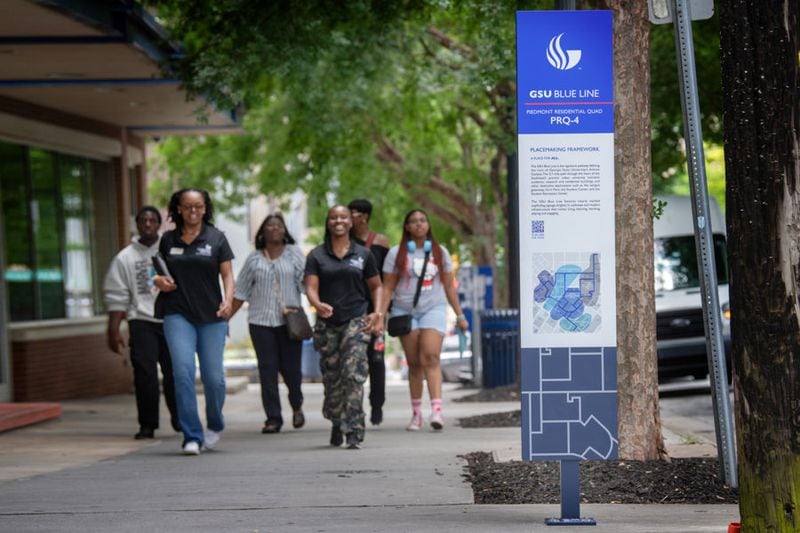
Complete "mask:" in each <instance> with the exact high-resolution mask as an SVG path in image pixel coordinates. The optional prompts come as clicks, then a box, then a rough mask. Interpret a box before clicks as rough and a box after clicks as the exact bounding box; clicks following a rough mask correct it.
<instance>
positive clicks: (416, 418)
mask: <svg viewBox="0 0 800 533" xmlns="http://www.w3.org/2000/svg"><path fill="white" fill-rule="evenodd" d="M420 429H422V414H421V413H415V414H413V415H411V422H409V423H408V425H407V426H406V431H419V430H420Z"/></svg>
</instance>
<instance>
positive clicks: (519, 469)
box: [455, 385, 739, 504]
mask: <svg viewBox="0 0 800 533" xmlns="http://www.w3.org/2000/svg"><path fill="white" fill-rule="evenodd" d="M518 399H519V389H518V388H517V387H516V386H515V385H511V386H508V387H498V388H495V389H482V390H479V391H477V392H475V393H473V394H470V395H467V396H463V397H461V398H459V399H457V400H455V401H462V402H465V401H466V402H468V401H480V402H490V401H515V400H518ZM459 424H460V425H461V427H465V428H493V427H520V411H519V410H516V411H508V412H502V413H489V414H484V415H478V416H471V417H467V418H461V419H459ZM464 458H465V459H466V460H467V473H466V474H464V478H465V479H466V481H467V482H469V483H471V484H472V491H473V494H474V496H475V503H487V504H492V503H506V504H513V503H550V504H558V503H560V502H561V485H560V480H559V465H558V462H557V461H511V462H507V463H495V462H494V459H493V458H492V454H490V453H486V452H474V453H469V454H467V455H465V456H464ZM580 472H581V474H580V478H581V502H582V503H732V504H736V503H738V502H739V493H738V491H737V490H736V489H732V488H730V487H728V486H726V485H725V484H724V483H723V482H722V478H721V477H720V467H719V462H718V461H717V459H711V458H687V459H683V458H681V459H677V458H676V459H672V460H671V461H670V462H666V461H622V460H614V461H581V464H580Z"/></svg>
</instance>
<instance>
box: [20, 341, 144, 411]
mask: <svg viewBox="0 0 800 533" xmlns="http://www.w3.org/2000/svg"><path fill="white" fill-rule="evenodd" d="M11 352H12V355H11V361H12V367H13V371H12V372H13V373H12V375H13V379H14V401H16V402H38V401H58V400H68V399H73V398H95V397H98V396H106V395H109V394H124V393H129V392H131V391H132V390H133V371H132V370H131V367H130V360H129V359H128V357H127V356H121V355H117V354H115V353H113V352H112V351H110V350H109V349H108V347H107V346H106V338H105V335H104V334H95V335H82V336H71V337H66V338H56V339H46V340H32V341H13V340H12V343H11Z"/></svg>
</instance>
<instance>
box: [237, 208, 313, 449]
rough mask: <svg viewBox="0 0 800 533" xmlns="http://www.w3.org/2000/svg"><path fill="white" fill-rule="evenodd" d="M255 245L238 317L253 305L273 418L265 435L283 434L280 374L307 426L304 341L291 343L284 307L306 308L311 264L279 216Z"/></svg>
mask: <svg viewBox="0 0 800 533" xmlns="http://www.w3.org/2000/svg"><path fill="white" fill-rule="evenodd" d="M255 245H256V249H255V250H254V251H253V252H252V253H250V255H249V256H247V259H246V260H245V263H244V266H243V267H242V270H241V271H240V272H239V277H238V279H237V280H236V293H235V294H234V300H233V312H234V313H235V312H236V311H238V310H239V308H240V307H241V306H242V303H243V302H245V301H247V302H249V303H250V307H249V310H248V313H247V321H248V323H249V324H250V337H251V338H252V339H253V346H254V347H255V350H256V356H257V357H258V374H259V378H260V380H261V402H262V404H263V405H264V412H265V413H266V415H267V420H266V422H265V423H264V427H263V428H262V430H261V432H262V433H278V432H279V431H280V430H281V427H282V426H283V417H282V416H281V400H280V396H279V394H278V373H279V372H280V374H281V376H283V381H284V383H286V386H287V387H288V389H289V404H290V405H291V406H292V412H293V415H292V426H294V427H295V428H301V427H303V425H304V424H305V417H304V416H303V409H302V406H303V393H302V391H301V383H302V381H303V376H302V371H301V361H302V348H303V341H298V340H292V339H290V338H289V333H288V330H287V329H286V321H285V319H284V317H283V310H282V304H283V305H286V306H290V307H291V306H295V307H299V306H300V293H301V292H304V291H305V285H304V281H303V275H304V271H305V262H306V259H305V256H304V255H303V252H302V251H301V250H300V248H299V247H298V246H296V245H295V240H294V238H293V237H292V236H291V235H290V234H289V232H288V230H287V229H286V222H285V221H284V220H283V216H281V215H280V214H279V213H274V214H271V215H269V216H267V218H265V219H264V222H262V223H261V227H259V228H258V232H257V233H256V238H255ZM278 290H280V294H281V296H282V298H283V302H281V298H279V297H278Z"/></svg>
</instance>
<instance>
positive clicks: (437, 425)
mask: <svg viewBox="0 0 800 533" xmlns="http://www.w3.org/2000/svg"><path fill="white" fill-rule="evenodd" d="M431 427H432V428H433V429H434V430H436V431H439V430H440V429H442V428H443V427H444V417H443V416H442V412H441V411H434V412H433V413H431Z"/></svg>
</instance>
